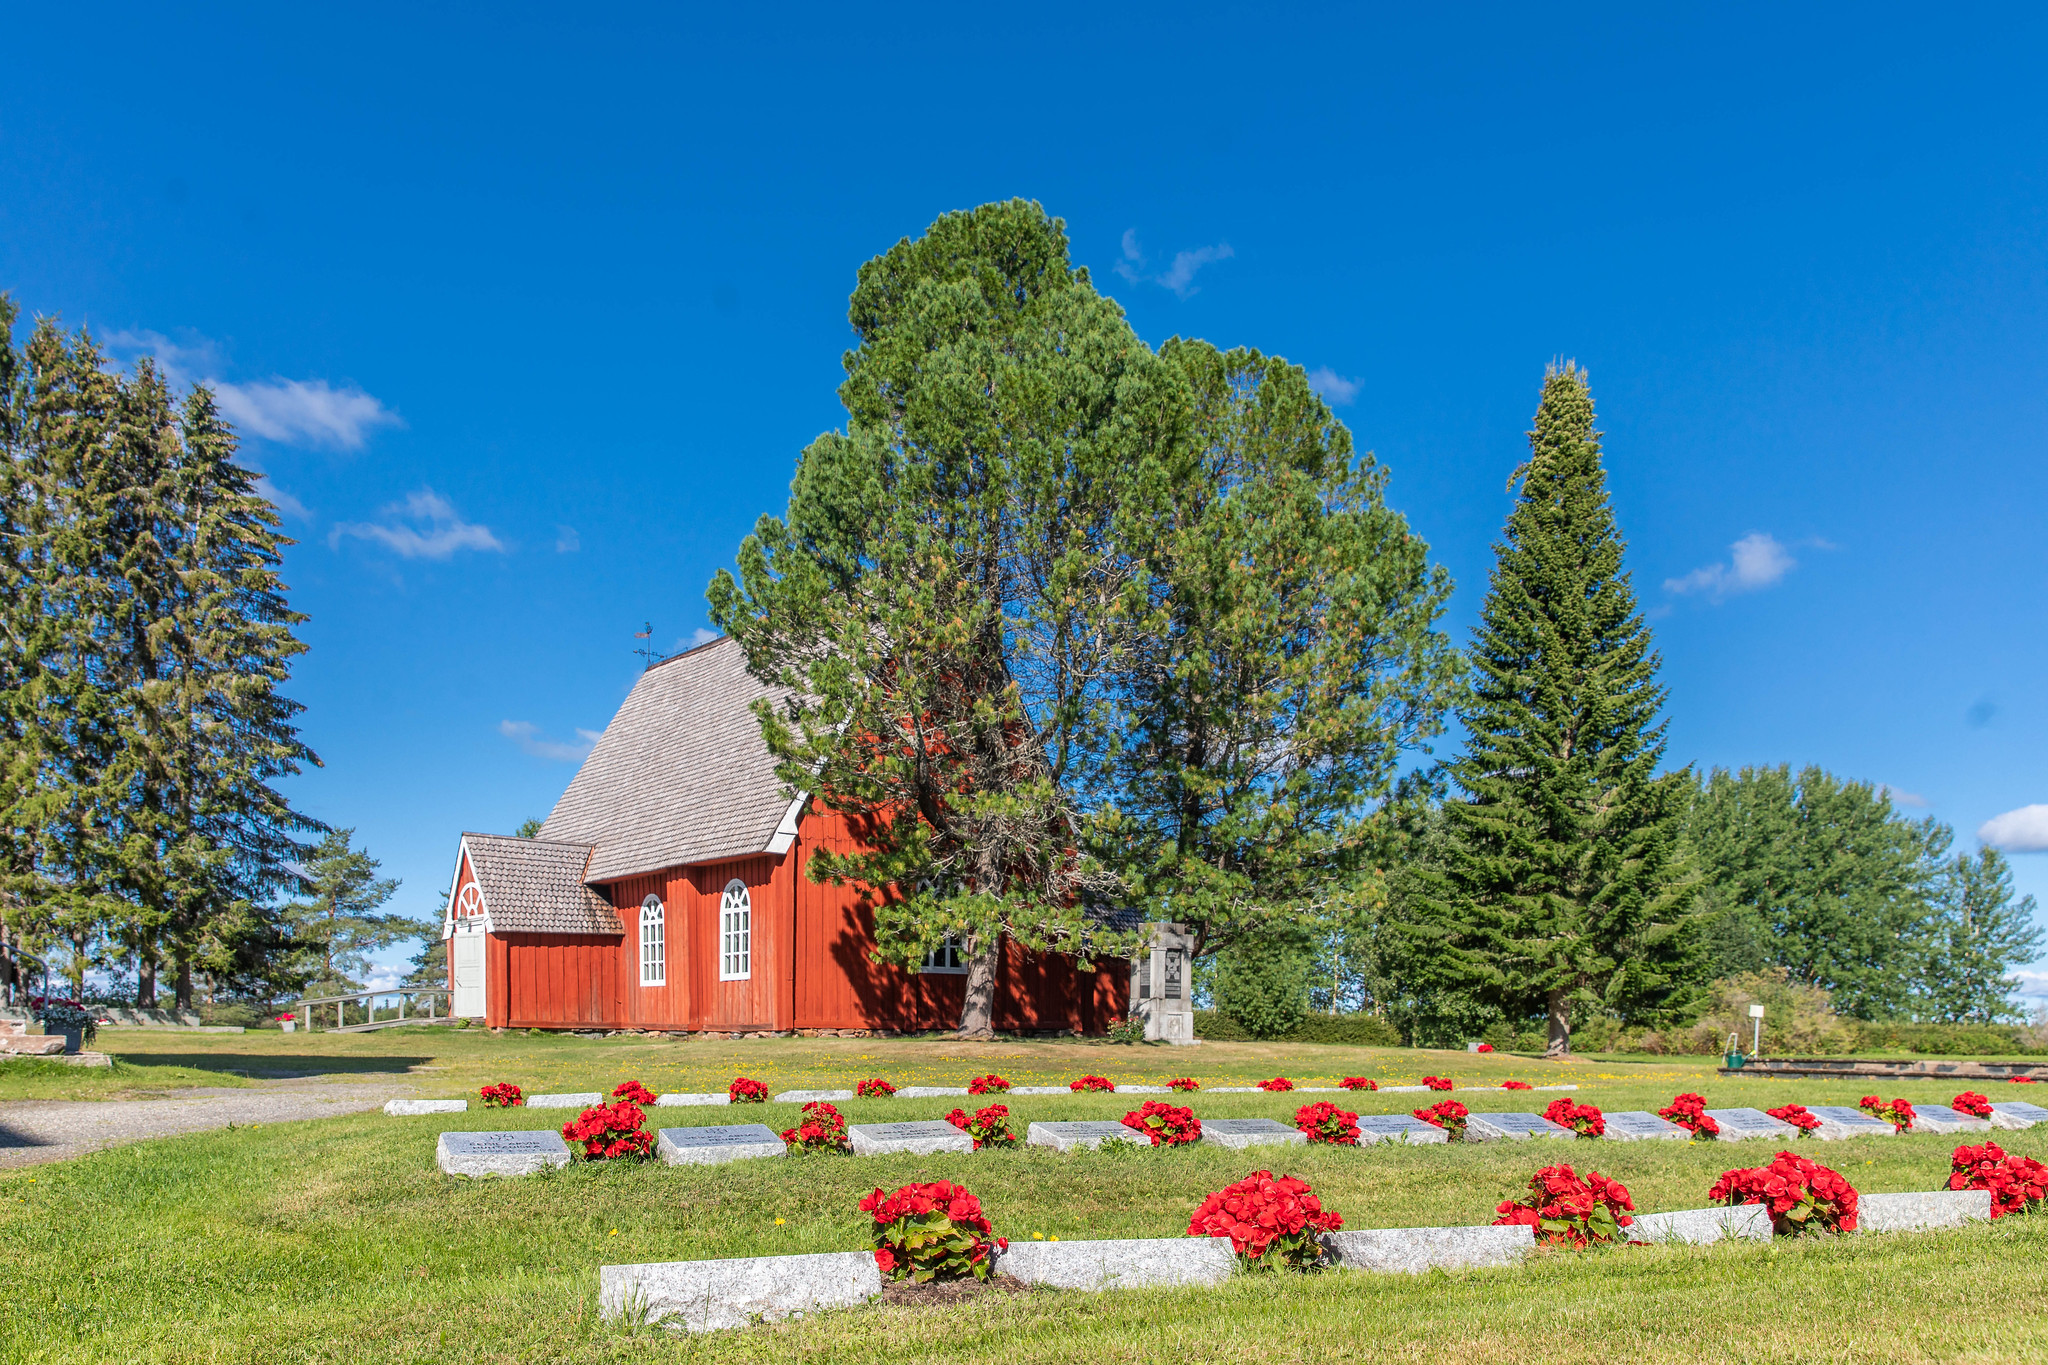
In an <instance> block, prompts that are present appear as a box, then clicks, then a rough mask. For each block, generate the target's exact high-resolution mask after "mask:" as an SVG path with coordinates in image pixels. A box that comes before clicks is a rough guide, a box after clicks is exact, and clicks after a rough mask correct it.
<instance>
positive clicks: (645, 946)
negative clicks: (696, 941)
mask: <svg viewBox="0 0 2048 1365" xmlns="http://www.w3.org/2000/svg"><path fill="white" fill-rule="evenodd" d="M650 950H651V951H650ZM650 969H651V970H650ZM640 984H641V985H643V986H666V985H667V984H668V911H667V909H666V908H665V907H664V906H663V905H662V903H661V897H659V896H653V895H650V896H648V897H647V899H646V900H643V901H641V902H640Z"/></svg>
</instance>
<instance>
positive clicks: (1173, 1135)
mask: <svg viewBox="0 0 2048 1365" xmlns="http://www.w3.org/2000/svg"><path fill="white" fill-rule="evenodd" d="M1124 1127H1126V1128H1135V1129H1137V1130H1138V1131H1139V1132H1141V1133H1143V1134H1144V1135H1145V1136H1146V1137H1148V1138H1151V1139H1152V1145H1153V1146H1154V1147H1178V1146H1180V1145H1181V1144H1182V1143H1184V1142H1198V1141H1200V1140H1201V1137H1202V1121H1201V1120H1200V1119H1198V1118H1196V1117H1195V1111H1194V1110H1192V1109H1186V1108H1180V1107H1177V1106H1175V1105H1171V1104H1167V1103H1165V1102H1164V1101H1161V1100H1146V1101H1145V1102H1144V1103H1143V1104H1142V1105H1140V1106H1138V1107H1137V1108H1136V1109H1133V1110H1132V1111H1131V1112H1130V1113H1128V1114H1125V1115H1124Z"/></svg>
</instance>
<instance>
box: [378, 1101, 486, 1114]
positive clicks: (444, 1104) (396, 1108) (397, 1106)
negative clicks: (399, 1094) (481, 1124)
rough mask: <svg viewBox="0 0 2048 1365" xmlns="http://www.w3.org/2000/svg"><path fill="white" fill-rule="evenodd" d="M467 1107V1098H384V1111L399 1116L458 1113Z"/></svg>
mask: <svg viewBox="0 0 2048 1365" xmlns="http://www.w3.org/2000/svg"><path fill="white" fill-rule="evenodd" d="M468 1108H469V1101H468V1100H386V1101H384V1112H385V1113H387V1114H396V1115H400V1116H405V1115H413V1114H460V1113H462V1112H463V1111H464V1110H466V1109H468Z"/></svg>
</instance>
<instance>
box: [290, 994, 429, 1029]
mask: <svg viewBox="0 0 2048 1365" xmlns="http://www.w3.org/2000/svg"><path fill="white" fill-rule="evenodd" d="M394 995H395V996H397V997H398V1006H397V1009H398V1013H397V1015H396V1017H394V1018H390V1019H379V1018H378V1017H377V1001H379V1000H387V999H389V998H390V997H392V996H394ZM447 995H448V988H447V987H446V986H386V987H385V988H384V989H382V990H374V991H354V992H351V993H350V994H348V995H321V996H308V997H306V998H305V999H302V1000H300V1001H299V1002H298V1003H297V1004H295V1005H294V1006H292V1017H293V1018H294V1019H295V1020H296V1021H297V1022H298V1023H300V1024H302V1025H304V1027H305V1030H306V1032H308V1033H312V1032H313V1031H314V1030H315V1029H316V1028H318V1026H319V1017H320V1016H319V1011H318V1007H319V1006H321V1005H332V1006H334V1026H333V1028H331V1029H330V1030H328V1031H329V1032H331V1033H364V1032H367V1031H369V1030H370V1029H378V1028H396V1027H398V1026H399V1025H401V1024H433V1023H439V1022H440V1021H441V1020H443V1019H446V1018H447V1017H448V1016H447V1014H446V1013H445V1012H444V1013H442V1014H439V1015H437V1014H435V1013H434V1003H435V1001H436V1000H440V999H445V998H446V997H447ZM419 996H425V997H426V1004H427V1012H426V1013H425V1014H421V1013H419V1011H418V1010H417V1009H415V1010H414V1011H413V1013H412V1014H411V1015H410V1016H408V1015H407V1014H406V1012H405V1006H406V1002H407V1001H408V1000H414V1001H416V999H417V997H419ZM357 1001H361V1002H362V1006H363V1022H362V1023H360V1024H351V1023H349V1022H348V1007H349V1006H350V1005H352V1004H354V1003H356V1002H357Z"/></svg>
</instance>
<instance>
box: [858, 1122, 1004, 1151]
mask: <svg viewBox="0 0 2048 1365" xmlns="http://www.w3.org/2000/svg"><path fill="white" fill-rule="evenodd" d="M846 1140H847V1142H848V1143H850V1144H851V1145H852V1147H853V1154H854V1155H855V1156H881V1155H883V1154H884V1153H887V1152H912V1153H915V1154H917V1155H919V1156H928V1155H930V1154H931V1153H933V1152H971V1151H973V1150H974V1139H973V1138H971V1137H969V1136H967V1132H966V1130H965V1129H962V1128H955V1127H954V1126H953V1125H952V1124H950V1123H946V1122H944V1121H943V1120H940V1119H925V1120H922V1121H919V1122H915V1123H859V1124H855V1125H854V1126H853V1127H851V1128H849V1129H847V1130H846Z"/></svg>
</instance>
